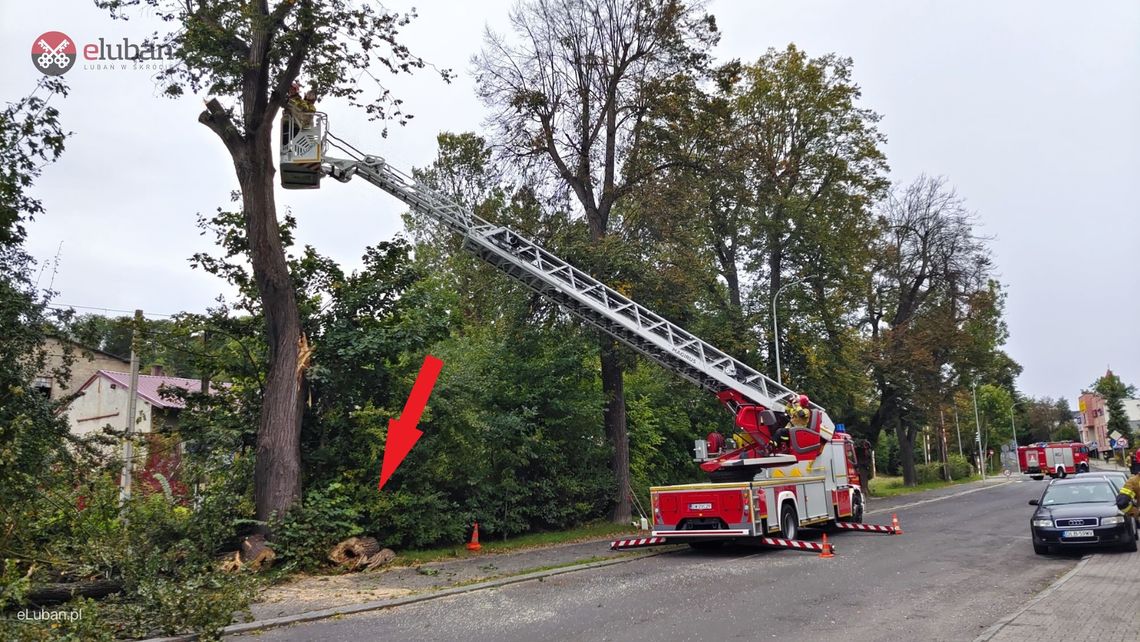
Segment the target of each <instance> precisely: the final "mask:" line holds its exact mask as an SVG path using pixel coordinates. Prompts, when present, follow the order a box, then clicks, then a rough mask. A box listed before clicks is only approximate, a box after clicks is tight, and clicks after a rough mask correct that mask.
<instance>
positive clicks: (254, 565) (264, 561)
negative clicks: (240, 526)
mask: <svg viewBox="0 0 1140 642" xmlns="http://www.w3.org/2000/svg"><path fill="white" fill-rule="evenodd" d="M276 558H277V554H276V553H274V552H273V549H271V548H269V546H268V545H267V544H266V543H265V536H264V535H262V534H260V533H258V534H256V535H250V536H249V537H247V538H245V539H243V540H242V542H241V557H240V561H241V563H242V564H244V565H245V566H247V567H249V569H250V570H252V571H259V570H261V569H263V568H269V567H270V566H271V565H272V564H273V560H274V559H276Z"/></svg>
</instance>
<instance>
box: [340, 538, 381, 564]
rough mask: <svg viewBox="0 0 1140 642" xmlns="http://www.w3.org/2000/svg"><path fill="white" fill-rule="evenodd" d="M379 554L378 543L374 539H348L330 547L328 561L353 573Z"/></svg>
mask: <svg viewBox="0 0 1140 642" xmlns="http://www.w3.org/2000/svg"><path fill="white" fill-rule="evenodd" d="M379 552H380V543H379V542H377V541H376V538H375V537H350V538H348V539H346V540H344V541H343V542H341V543H339V544H337V545H336V546H334V547H332V550H330V551H329V559H330V560H332V561H333V562H335V563H337V564H339V565H341V566H344V567H346V568H347V569H348V570H350V571H355V570H356V569H357V568H359V567H360V565H361V564H366V563H367V562H368V559H369V558H370V557H372V556H373V555H375V554H377V553H379Z"/></svg>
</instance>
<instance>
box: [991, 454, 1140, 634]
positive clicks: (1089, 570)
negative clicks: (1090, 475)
mask: <svg viewBox="0 0 1140 642" xmlns="http://www.w3.org/2000/svg"><path fill="white" fill-rule="evenodd" d="M1092 468H1093V470H1123V471H1125V472H1128V469H1127V468H1125V467H1123V466H1119V465H1117V464H1116V463H1115V462H1112V463H1109V464H1105V463H1104V462H1103V461H1099V462H1094V463H1093V466H1092ZM1138 597H1140V553H1123V552H1118V551H1104V552H1097V553H1093V554H1091V555H1087V556H1086V557H1085V558H1084V559H1082V560H1081V561H1080V563H1078V564H1077V566H1076V567H1075V568H1073V570H1071V571H1069V572H1068V573H1066V574H1065V575H1064V576H1063V577H1061V578H1060V579H1059V580H1057V581H1056V582H1054V583H1053V585H1052V586H1050V587H1049V588H1047V589H1045V590H1044V591H1043V592H1042V593H1041V594H1039V595H1038V596H1037V597H1035V598H1034V599H1033V600H1032V601H1030V602H1029V603H1028V604H1026V605H1025V606H1024V607H1022V608H1021V609H1020V610H1018V611H1016V612H1014V613H1013V614H1012V615H1010V616H1008V617H1006V618H1004V619H1002V620H999V621H998V622H997V623H996V624H994V625H993V626H992V627H990V628H989V629H988V630H986V632H985V633H983V634H982V635H981V636H979V637H978V638H977V639H976V640H975V641H974V642H1021V641H1022V640H1029V639H1035V638H1053V637H1057V636H1060V637H1063V638H1065V639H1069V640H1097V641H1098V642H1133V641H1135V640H1140V612H1138V611H1137V608H1136V600H1137V598H1138Z"/></svg>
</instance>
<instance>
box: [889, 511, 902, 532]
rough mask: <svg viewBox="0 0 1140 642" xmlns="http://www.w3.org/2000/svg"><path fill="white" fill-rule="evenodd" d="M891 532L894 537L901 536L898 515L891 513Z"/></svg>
mask: <svg viewBox="0 0 1140 642" xmlns="http://www.w3.org/2000/svg"><path fill="white" fill-rule="evenodd" d="M891 530H893V531H894V534H895V535H902V534H903V531H902V526H899V514H898V513H891Z"/></svg>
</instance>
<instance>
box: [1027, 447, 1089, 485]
mask: <svg viewBox="0 0 1140 642" xmlns="http://www.w3.org/2000/svg"><path fill="white" fill-rule="evenodd" d="M1017 460H1018V463H1019V464H1020V465H1021V472H1023V473H1025V474H1027V475H1029V476H1030V477H1032V478H1033V479H1044V478H1045V475H1048V476H1050V477H1062V478H1064V477H1067V476H1068V475H1076V474H1077V473H1087V472H1089V449H1088V446H1085V445H1084V444H1081V443H1078V442H1075V441H1074V442H1052V443H1046V442H1043V441H1042V442H1038V443H1036V444H1029V445H1028V446H1018V447H1017Z"/></svg>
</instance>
